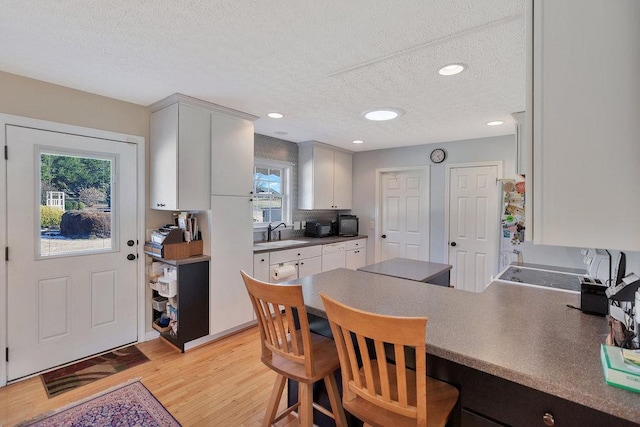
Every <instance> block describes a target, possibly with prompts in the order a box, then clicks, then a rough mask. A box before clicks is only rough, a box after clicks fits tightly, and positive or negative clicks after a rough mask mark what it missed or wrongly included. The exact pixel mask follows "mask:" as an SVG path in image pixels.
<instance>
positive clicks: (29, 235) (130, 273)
mask: <svg viewBox="0 0 640 427" xmlns="http://www.w3.org/2000/svg"><path fill="white" fill-rule="evenodd" d="M6 141H7V146H8V153H9V159H8V160H7V207H8V208H7V210H8V212H7V225H8V227H7V229H8V230H7V240H8V247H9V261H8V263H7V274H8V298H7V301H8V307H7V313H8V328H7V340H8V348H9V361H8V364H7V379H8V380H9V381H11V380H14V379H17V378H21V377H24V376H27V375H30V374H33V373H35V372H38V371H42V370H45V369H49V368H51V367H54V366H57V365H61V364H64V363H68V362H70V361H73V360H76V359H80V358H83V357H86V356H89V355H92V354H96V353H99V352H102V351H105V350H109V349H111V348H114V347H118V346H121V345H124V344H128V343H131V342H135V341H136V340H137V298H136V296H137V286H138V284H137V263H138V262H139V261H138V260H137V254H136V252H137V249H136V245H137V242H136V237H137V235H138V234H137V195H136V192H137V190H136V188H137V171H136V164H137V159H136V151H137V150H136V146H135V144H129V143H125V142H117V141H110V140H107V139H98V138H90V137H85V136H78V135H70V134H65V133H58V132H53V131H45V130H38V129H31V128H25V127H19V126H7V127H6ZM63 214H64V216H63ZM128 257H129V258H131V259H128Z"/></svg>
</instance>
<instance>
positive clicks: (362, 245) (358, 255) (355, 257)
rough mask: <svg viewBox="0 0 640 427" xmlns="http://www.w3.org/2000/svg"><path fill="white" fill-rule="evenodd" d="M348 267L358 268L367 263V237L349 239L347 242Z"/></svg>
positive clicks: (346, 258)
mask: <svg viewBox="0 0 640 427" xmlns="http://www.w3.org/2000/svg"><path fill="white" fill-rule="evenodd" d="M345 249H346V252H345V261H346V267H347V268H348V269H350V270H357V269H359V268H360V267H364V266H365V265H367V239H358V240H349V241H347V242H346V243H345Z"/></svg>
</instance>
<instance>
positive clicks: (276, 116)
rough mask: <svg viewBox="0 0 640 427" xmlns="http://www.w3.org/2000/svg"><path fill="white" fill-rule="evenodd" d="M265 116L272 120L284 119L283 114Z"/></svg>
mask: <svg viewBox="0 0 640 427" xmlns="http://www.w3.org/2000/svg"><path fill="white" fill-rule="evenodd" d="M267 116H269V117H271V118H272V119H281V118H283V117H284V114H282V113H267Z"/></svg>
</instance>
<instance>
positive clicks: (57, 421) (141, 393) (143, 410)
mask: <svg viewBox="0 0 640 427" xmlns="http://www.w3.org/2000/svg"><path fill="white" fill-rule="evenodd" d="M20 426H34V427H54V426H56V427H58V426H68V427H80V426H123V427H124V426H140V427H172V426H180V423H179V422H178V421H176V419H175V418H173V415H171V414H170V413H169V412H168V411H167V410H166V409H165V408H164V406H162V404H161V403H160V402H159V401H158V399H156V398H155V396H154V395H153V394H151V392H150V391H149V390H148V389H147V388H146V387H145V386H144V385H143V384H142V383H141V382H140V381H136V382H133V383H130V384H125V385H120V386H117V387H116V388H115V389H111V390H107V391H106V392H102V393H99V394H97V395H94V396H91V397H89V398H87V399H85V400H84V401H82V402H78V403H74V404H72V405H70V406H68V407H66V408H62V409H59V410H57V411H55V412H54V413H51V414H45V415H42V416H40V417H38V418H36V419H35V420H32V421H28V422H26V423H24V424H20Z"/></svg>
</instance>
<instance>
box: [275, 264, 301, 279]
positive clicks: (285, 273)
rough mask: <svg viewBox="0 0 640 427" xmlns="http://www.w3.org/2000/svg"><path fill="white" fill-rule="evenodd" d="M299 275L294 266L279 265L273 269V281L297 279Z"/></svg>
mask: <svg viewBox="0 0 640 427" xmlns="http://www.w3.org/2000/svg"><path fill="white" fill-rule="evenodd" d="M297 275H298V272H297V271H296V267H295V266H294V265H279V266H277V267H274V268H273V271H272V273H271V278H272V279H273V280H285V279H289V278H295V277H296V276H297Z"/></svg>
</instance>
